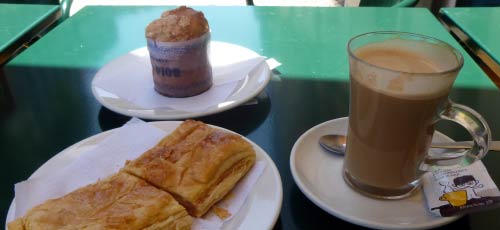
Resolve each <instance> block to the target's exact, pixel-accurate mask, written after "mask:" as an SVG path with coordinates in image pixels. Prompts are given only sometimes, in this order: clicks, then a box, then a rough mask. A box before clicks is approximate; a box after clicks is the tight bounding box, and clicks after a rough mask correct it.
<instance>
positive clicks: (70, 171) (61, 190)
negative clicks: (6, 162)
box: [9, 118, 265, 229]
mask: <svg viewBox="0 0 500 230" xmlns="http://www.w3.org/2000/svg"><path fill="white" fill-rule="evenodd" d="M138 134H140V135H138ZM166 134H167V133H165V132H164V131H163V130H160V129H158V128H156V127H154V126H152V125H150V124H148V123H145V122H143V121H141V120H139V119H136V118H133V119H132V120H131V121H129V122H128V123H127V124H126V125H124V126H123V127H121V128H119V129H117V130H115V131H114V132H113V133H112V134H111V135H110V136H108V137H106V138H105V139H104V140H102V141H101V142H100V143H98V145H97V146H95V147H93V148H91V149H89V150H87V151H85V152H83V153H82V154H81V155H80V156H79V157H78V158H76V159H75V160H74V161H73V162H72V163H70V164H69V165H67V166H66V167H63V168H60V169H59V170H57V169H55V170H53V173H52V174H50V176H49V175H47V174H45V175H42V176H40V177H34V178H31V179H28V180H26V181H23V182H20V183H17V184H16V185H15V198H14V203H15V212H14V213H15V218H19V217H21V216H23V215H24V214H25V213H26V212H27V211H28V210H29V209H31V208H32V207H34V206H36V205H38V204H40V203H43V202H44V201H46V200H47V199H52V198H56V197H60V196H63V195H65V194H67V193H69V192H71V191H73V190H75V189H77V188H80V187H83V186H85V185H88V184H91V183H94V182H96V181H97V180H98V179H101V178H105V177H107V176H110V175H112V174H113V173H116V172H118V171H119V169H120V168H122V167H123V166H124V164H125V161H126V160H132V159H135V158H137V157H139V156H140V155H141V154H142V153H144V152H145V151H147V150H148V149H150V148H151V147H153V146H154V145H156V144H157V143H158V142H159V141H160V140H161V139H162V138H163V137H164V136H165V135H166ZM264 168H265V162H263V161H259V162H257V163H256V164H255V165H254V167H253V168H252V169H251V170H250V171H249V173H248V174H247V175H246V176H245V177H244V178H243V179H242V181H240V182H239V183H238V185H237V186H236V187H235V188H234V189H233V190H232V191H231V193H232V196H231V199H229V200H223V201H221V202H219V203H218V204H216V205H218V206H219V207H222V208H224V209H226V210H228V211H229V212H230V213H231V214H232V216H234V215H235V214H236V213H237V212H238V210H239V209H240V208H241V207H242V205H243V204H244V202H245V200H246V198H247V196H248V194H249V193H250V191H251V189H252V188H253V185H254V184H255V182H257V180H258V178H259V177H260V175H261V174H262V172H263V170H264ZM232 216H231V217H232ZM230 219H231V218H228V219H226V220H225V221H228V220H230ZM9 221H10V220H9ZM223 222H224V221H222V220H221V219H219V218H218V217H216V216H215V215H214V214H212V213H208V214H207V215H206V217H205V218H204V219H199V218H198V219H196V220H195V224H194V226H193V229H217V228H220V227H221V226H222V224H223Z"/></svg>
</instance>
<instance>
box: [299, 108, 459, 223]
mask: <svg viewBox="0 0 500 230" xmlns="http://www.w3.org/2000/svg"><path fill="white" fill-rule="evenodd" d="M347 126H348V118H346V117H344V118H339V119H335V120H330V121H327V122H324V123H322V124H319V125H317V126H315V127H313V128H311V129H309V130H308V131H307V132H305V133H304V134H302V136H301V137H300V138H299V139H298V140H297V141H296V142H295V145H294V146H293V149H292V154H291V156H290V168H291V170H292V175H293V178H294V180H295V182H296V183H297V185H298V187H299V188H300V190H301V191H302V192H303V193H304V194H305V195H306V196H307V197H308V198H309V199H310V200H311V201H312V202H313V203H314V204H316V205H317V206H319V207H320V208H321V209H323V210H324V211H326V212H328V213H330V214H331V215H334V216H336V217H338V218H340V219H343V220H345V221H348V222H351V223H353V224H357V225H361V226H364V227H369V228H377V229H428V228H433V227H438V226H441V225H445V224H448V223H450V222H452V221H454V220H456V219H458V218H459V217H460V216H454V217H446V218H442V217H433V216H431V214H430V213H429V212H428V211H427V207H426V204H425V198H424V195H423V193H422V192H421V191H420V192H417V193H416V194H414V195H413V196H411V197H408V198H406V199H402V200H392V201H387V200H377V199H372V198H368V197H365V196H363V195H360V194H359V193H357V192H355V191H354V190H352V189H351V188H350V187H349V186H348V185H347V184H346V183H345V182H344V179H343V178H342V163H343V157H342V156H338V155H334V154H332V153H329V152H327V151H326V150H324V149H322V148H321V147H320V146H319V144H318V140H319V138H320V137H321V136H322V135H325V134H343V135H345V134H346V133H347ZM434 141H453V140H451V139H450V138H448V137H446V136H445V135H443V134H441V133H439V132H436V133H435V135H434Z"/></svg>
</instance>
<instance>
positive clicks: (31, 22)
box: [0, 4, 59, 52]
mask: <svg viewBox="0 0 500 230" xmlns="http://www.w3.org/2000/svg"><path fill="white" fill-rule="evenodd" d="M57 10H59V6H57V5H35V4H0V16H1V18H2V19H0V52H2V51H3V50H5V49H6V48H7V47H9V46H10V45H11V44H12V43H14V42H15V41H16V40H18V39H19V38H20V37H21V36H22V35H24V34H25V33H26V32H28V31H29V30H31V29H32V28H33V27H35V26H37V25H38V24H39V23H41V22H42V21H43V20H44V19H45V18H46V17H48V16H49V15H52V14H53V13H54V12H55V11H57Z"/></svg>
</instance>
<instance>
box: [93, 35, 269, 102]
mask: <svg viewBox="0 0 500 230" xmlns="http://www.w3.org/2000/svg"><path fill="white" fill-rule="evenodd" d="M215 44H218V43H215ZM228 47H229V48H228ZM231 47H232V48H231ZM235 47H236V46H234V45H229V46H221V45H220V44H219V45H212V46H211V55H210V61H211V64H212V73H213V83H214V84H213V86H212V87H211V88H210V89H209V90H208V91H206V92H204V93H202V94H200V95H197V96H194V97H188V98H169V97H165V96H162V95H160V94H158V93H157V92H156V91H155V90H154V83H153V76H152V73H151V64H150V62H149V53H148V50H147V48H146V47H143V48H140V49H137V50H134V51H132V52H130V53H128V54H126V55H124V56H122V57H119V58H117V59H116V60H114V61H112V62H111V63H109V64H107V65H106V66H104V67H103V68H101V69H100V70H99V71H98V73H97V74H96V76H95V80H94V82H93V85H94V86H96V87H99V88H102V89H104V90H106V91H108V92H110V93H113V94H115V95H117V96H118V97H120V98H123V99H125V100H127V101H129V102H131V103H133V104H135V105H137V106H140V107H143V108H146V109H155V108H164V109H165V108H170V109H175V110H181V111H188V112H199V111H204V110H206V109H207V108H209V107H211V106H214V105H217V104H219V103H222V102H224V101H225V100H226V99H227V98H228V97H229V95H231V93H232V92H233V91H234V90H235V88H236V86H237V85H238V82H239V81H240V80H242V79H244V78H245V77H246V76H250V77H257V76H253V75H249V73H250V72H251V71H252V70H253V69H255V68H256V67H257V66H259V65H265V64H266V63H264V60H265V59H266V58H265V57H263V56H259V55H257V54H255V53H251V52H238V51H239V50H238V48H235ZM223 49H229V50H223ZM239 49H241V47H240V48H239ZM231 50H233V51H231Z"/></svg>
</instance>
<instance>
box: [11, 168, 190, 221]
mask: <svg viewBox="0 0 500 230" xmlns="http://www.w3.org/2000/svg"><path fill="white" fill-rule="evenodd" d="M191 223H192V217H190V216H189V215H188V214H187V212H186V210H185V209H184V208H183V207H182V206H181V205H179V204H178V203H177V202H176V201H175V199H174V198H173V197H172V196H171V195H169V194H168V193H166V192H164V191H162V190H160V189H157V188H155V187H154V186H151V185H150V184H148V183H147V182H145V181H143V180H141V179H139V178H137V177H134V176H132V175H129V174H127V173H124V172H120V173H117V174H115V175H113V176H111V177H108V178H106V179H104V180H100V181H98V182H96V183H94V184H91V185H88V186H85V187H83V188H80V189H77V190H75V191H73V192H71V193H69V194H67V195H65V196H63V197H61V198H57V199H52V200H48V201H46V202H45V203H43V204H41V205H38V206H36V207H34V208H33V209H31V210H30V211H28V213H27V214H26V215H25V216H24V217H22V218H20V219H17V220H15V221H12V222H11V223H9V224H8V228H9V230H18V229H26V230H32V229H44V230H51V229H60V230H69V229H147V230H155V229H190V227H191Z"/></svg>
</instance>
